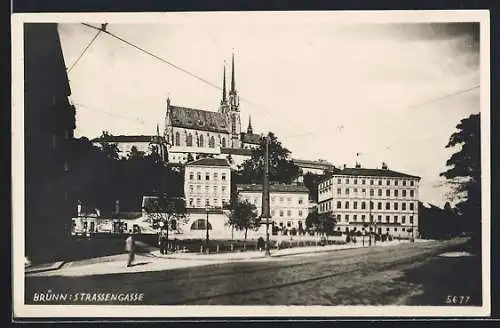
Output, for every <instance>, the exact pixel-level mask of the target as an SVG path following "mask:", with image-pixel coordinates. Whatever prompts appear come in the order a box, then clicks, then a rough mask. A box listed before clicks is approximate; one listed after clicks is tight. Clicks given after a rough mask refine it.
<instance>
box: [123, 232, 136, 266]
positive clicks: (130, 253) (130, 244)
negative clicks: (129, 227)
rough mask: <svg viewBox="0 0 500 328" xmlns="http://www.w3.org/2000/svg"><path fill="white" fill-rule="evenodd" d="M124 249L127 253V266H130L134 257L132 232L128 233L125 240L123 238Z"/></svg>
mask: <svg viewBox="0 0 500 328" xmlns="http://www.w3.org/2000/svg"><path fill="white" fill-rule="evenodd" d="M125 251H126V252H127V253H128V261H127V268H128V267H131V266H132V262H133V261H134V257H135V241H134V236H133V235H132V233H129V236H128V238H127V240H125Z"/></svg>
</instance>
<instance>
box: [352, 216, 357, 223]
mask: <svg viewBox="0 0 500 328" xmlns="http://www.w3.org/2000/svg"><path fill="white" fill-rule="evenodd" d="M357 219H358V216H357V215H356V214H354V215H353V216H352V220H353V221H354V222H356V220H357Z"/></svg>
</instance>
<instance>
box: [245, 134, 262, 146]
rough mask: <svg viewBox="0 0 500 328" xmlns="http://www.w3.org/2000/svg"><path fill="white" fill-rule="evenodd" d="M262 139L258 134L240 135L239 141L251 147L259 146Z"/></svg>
mask: <svg viewBox="0 0 500 328" xmlns="http://www.w3.org/2000/svg"><path fill="white" fill-rule="evenodd" d="M261 139H262V136H261V135H260V134H255V133H245V132H242V133H241V141H242V142H243V143H248V144H253V145H260V140H261Z"/></svg>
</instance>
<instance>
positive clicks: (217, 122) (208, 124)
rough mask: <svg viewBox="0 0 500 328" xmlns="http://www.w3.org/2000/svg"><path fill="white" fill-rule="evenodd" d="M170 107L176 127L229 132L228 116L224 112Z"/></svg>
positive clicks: (173, 124) (173, 123)
mask: <svg viewBox="0 0 500 328" xmlns="http://www.w3.org/2000/svg"><path fill="white" fill-rule="evenodd" d="M169 108H170V111H171V119H172V126H174V127H179V128H185V129H194V130H203V131H210V132H222V133H229V123H228V122H227V116H226V115H225V114H223V113H219V112H212V111H207V110H201V109H194V108H187V107H179V106H170V107H169Z"/></svg>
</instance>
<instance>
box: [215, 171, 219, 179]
mask: <svg viewBox="0 0 500 328" xmlns="http://www.w3.org/2000/svg"><path fill="white" fill-rule="evenodd" d="M218 178H219V174H218V173H217V172H215V173H214V180H217V179H218Z"/></svg>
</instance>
